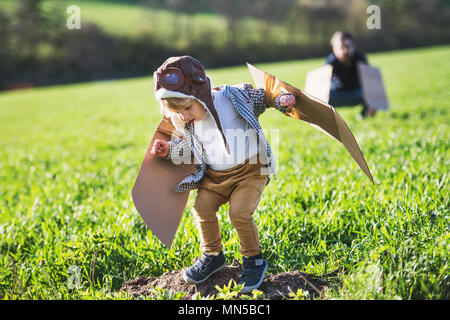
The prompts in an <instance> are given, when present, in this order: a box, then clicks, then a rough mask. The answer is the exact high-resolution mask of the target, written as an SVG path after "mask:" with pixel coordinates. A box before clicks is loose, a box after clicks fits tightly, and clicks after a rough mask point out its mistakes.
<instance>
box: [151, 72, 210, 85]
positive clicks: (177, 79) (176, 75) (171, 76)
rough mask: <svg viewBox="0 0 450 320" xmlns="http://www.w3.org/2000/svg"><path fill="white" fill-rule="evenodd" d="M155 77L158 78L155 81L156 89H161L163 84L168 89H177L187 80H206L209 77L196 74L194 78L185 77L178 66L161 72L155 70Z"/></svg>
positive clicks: (196, 81) (199, 81) (200, 81)
mask: <svg viewBox="0 0 450 320" xmlns="http://www.w3.org/2000/svg"><path fill="white" fill-rule="evenodd" d="M153 77H154V79H155V80H156V81H155V86H156V89H159V87H160V86H161V87H163V88H165V89H167V90H177V89H179V88H180V87H181V86H182V85H183V84H185V83H186V82H187V83H193V82H195V83H202V82H206V78H207V77H206V76H204V75H198V76H194V77H193V78H192V79H188V78H185V77H184V74H183V72H182V71H181V70H180V69H178V68H176V67H170V68H166V69H164V70H163V71H161V72H157V71H155V72H154V74H153Z"/></svg>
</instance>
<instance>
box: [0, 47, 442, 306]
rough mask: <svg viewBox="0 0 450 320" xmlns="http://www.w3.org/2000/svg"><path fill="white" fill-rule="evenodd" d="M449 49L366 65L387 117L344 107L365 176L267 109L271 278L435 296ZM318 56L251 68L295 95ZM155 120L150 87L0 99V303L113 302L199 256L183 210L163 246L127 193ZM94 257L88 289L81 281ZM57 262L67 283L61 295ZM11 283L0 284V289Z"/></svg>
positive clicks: (135, 82)
mask: <svg viewBox="0 0 450 320" xmlns="http://www.w3.org/2000/svg"><path fill="white" fill-rule="evenodd" d="M449 53H450V47H438V48H430V49H421V50H411V51H397V52H390V53H383V54H376V55H375V54H374V55H370V56H369V61H370V62H371V63H372V64H373V65H376V66H378V67H381V68H382V72H383V77H384V80H385V85H386V87H387V90H388V95H389V99H390V105H391V109H390V110H389V111H388V112H385V113H380V114H378V115H377V116H376V117H375V118H373V119H367V120H357V117H356V115H357V114H358V112H359V110H360V108H344V109H339V110H338V112H339V113H340V114H341V115H342V116H343V118H344V119H345V120H346V122H347V124H348V125H349V127H350V129H351V130H352V132H353V133H354V135H355V138H356V140H357V141H358V143H359V145H360V146H361V149H362V151H363V153H364V155H365V157H366V159H367V162H368V164H369V167H370V169H371V171H372V174H373V176H374V179H375V185H371V184H370V183H369V181H368V180H367V178H366V177H365V176H364V175H363V173H362V172H361V171H360V170H359V168H358V167H357V166H356V164H354V162H353V161H352V159H351V157H350V155H349V154H348V153H347V152H346V151H345V149H344V148H343V147H342V146H341V145H339V144H338V143H337V142H335V141H334V140H332V139H331V138H329V137H328V136H326V135H324V134H323V133H321V132H319V131H317V130H315V129H314V128H312V127H310V126H308V125H306V124H305V123H304V122H299V121H295V120H292V119H289V118H287V117H284V116H282V115H281V114H280V113H278V112H277V111H275V110H268V111H267V112H266V113H265V114H264V115H262V117H261V118H260V122H261V124H262V126H263V128H265V129H266V130H267V132H268V136H269V139H270V140H271V143H272V146H273V149H274V150H275V153H276V158H277V164H278V169H279V177H278V180H277V181H274V180H273V179H272V182H271V183H270V184H269V185H268V186H267V187H266V190H265V192H264V194H263V197H262V199H261V202H260V205H259V207H258V209H257V211H256V213H255V219H256V222H257V225H258V228H259V231H260V240H261V244H262V247H263V253H264V255H265V257H266V258H267V259H268V262H269V270H268V272H270V273H277V272H281V271H286V270H301V271H304V272H308V273H315V274H322V273H325V272H327V271H330V270H333V269H335V268H337V267H341V268H343V270H344V271H343V273H342V274H341V275H340V276H339V281H336V282H335V283H334V284H333V285H332V286H330V289H329V291H328V292H327V293H326V295H325V297H328V298H329V297H335V298H342V299H361V298H363V299H364V298H369V299H372V298H373V299H384V298H388V299H392V298H403V299H410V298H424V299H429V298H447V299H448V298H450V294H449V278H448V272H449V269H448V252H449V249H450V248H449V247H450V245H449V233H448V223H449V209H448V208H449V207H450V203H449V186H448V180H449V177H448V169H449V159H450V157H449V156H450V153H449V141H450V129H449V123H450V117H449V113H448V110H449V108H450V102H449V101H450V94H449V90H448V87H449V85H450V78H449V74H450V64H449V61H448V56H449ZM322 61H323V60H321V59H320V60H317V59H315V60H307V61H290V62H283V63H272V64H265V65H259V67H261V68H263V69H264V70H266V71H268V72H270V73H272V74H274V75H277V76H279V77H280V78H282V79H284V80H285V81H287V82H289V83H291V84H293V85H297V86H299V87H303V84H304V80H305V75H306V72H307V71H308V70H310V69H312V68H315V67H317V66H319V65H320V64H321V63H322ZM208 73H209V76H210V77H211V78H212V80H213V84H214V85H218V84H222V83H227V84H236V83H240V82H251V78H250V75H249V73H248V71H247V70H246V67H245V66H242V67H236V68H228V69H217V70H209V72H208ZM160 118H161V116H160V115H159V114H158V108H157V105H156V100H155V98H154V96H153V82H152V79H151V78H150V77H144V78H139V79H129V80H124V81H111V82H95V83H85V84H77V85H65V86H54V87H45V88H37V89H29V90H23V91H15V92H4V93H0V127H1V128H2V130H1V131H0V159H1V160H0V181H1V182H2V183H1V184H0V250H1V251H0V297H2V298H3V299H9V298H14V299H17V298H22V299H23V298H27V299H53V298H54V297H55V295H54V293H53V290H52V288H51V286H50V284H49V283H48V281H47V279H46V276H45V275H44V274H43V272H42V270H41V269H40V267H39V262H40V261H41V260H42V259H44V260H45V265H44V266H43V268H44V270H46V272H47V274H48V276H49V278H50V279H51V280H52V282H53V284H54V286H55V289H56V290H57V292H58V295H59V297H60V298H64V299H69V298H70V299H80V298H83V297H85V298H86V297H87V298H100V299H104V298H107V297H114V298H119V297H120V298H125V297H124V296H123V295H118V294H116V293H114V290H117V289H118V288H119V287H120V285H121V284H122V282H123V280H124V277H126V278H127V279H130V278H135V277H137V276H139V275H146V276H148V275H152V276H157V275H160V274H162V273H163V272H165V271H169V270H174V269H180V268H184V267H187V266H189V265H190V264H191V262H192V260H193V259H194V258H195V257H197V256H198V255H199V254H200V249H199V238H198V234H197V230H196V225H195V221H194V218H193V216H192V214H191V212H190V208H191V207H192V204H193V200H194V199H195V192H193V193H192V194H191V196H190V199H189V205H188V207H187V209H186V211H185V214H184V216H183V219H182V222H181V225H180V228H179V231H178V234H177V236H176V239H175V242H174V245H173V247H172V249H171V250H167V249H166V248H165V247H164V246H163V245H162V244H161V243H160V242H159V241H158V239H157V238H155V237H154V236H153V235H152V234H151V232H150V231H149V230H148V229H147V228H146V226H145V224H144V223H143V221H142V220H141V218H140V217H139V214H138V213H137V212H136V210H135V208H134V206H133V203H132V201H131V188H132V186H133V184H134V180H135V178H136V175H137V173H138V170H139V167H140V164H141V161H142V159H143V156H144V154H145V151H146V148H147V145H148V143H149V140H150V138H151V136H152V134H153V131H154V129H155V126H156V125H157V123H158V121H159V119H160ZM277 135H278V136H279V143H277V141H276V139H275V138H276V136H277ZM219 217H220V218H219V220H220V223H221V230H222V235H223V241H224V243H223V244H224V253H225V255H226V257H227V260H228V262H231V261H232V259H233V258H238V259H239V258H240V254H239V241H238V238H237V235H236V232H235V231H234V229H233V228H232V226H231V224H230V221H229V218H228V215H227V206H226V205H225V206H223V207H222V208H221V210H220V213H219ZM95 254H97V258H96V267H95V283H90V280H89V279H90V278H89V272H90V266H91V262H92V261H93V259H94V255H95ZM70 266H77V267H79V268H80V270H81V277H82V278H81V288H80V289H78V290H74V289H73V290H72V289H69V288H68V279H70V275H71V272H70V270H69V267H70ZM15 277H17V279H18V280H19V281H20V283H21V285H22V286H23V292H22V290H21V289H20V286H18V285H17V283H18V282H17V280H16V285H15V286H14V292H13V281H14V278H15Z"/></svg>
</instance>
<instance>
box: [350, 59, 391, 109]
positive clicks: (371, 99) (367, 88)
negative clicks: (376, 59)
mask: <svg viewBox="0 0 450 320" xmlns="http://www.w3.org/2000/svg"><path fill="white" fill-rule="evenodd" d="M356 70H358V78H359V82H360V83H361V87H362V92H363V95H364V100H365V101H366V102H367V104H368V105H369V107H371V108H372V109H377V110H387V109H388V108H389V103H388V99H387V96H386V90H385V89H384V85H383V79H382V78H381V71H380V69H378V68H375V67H371V66H368V65H367V64H365V63H362V62H358V63H357V65H356Z"/></svg>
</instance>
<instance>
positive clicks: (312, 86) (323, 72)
mask: <svg viewBox="0 0 450 320" xmlns="http://www.w3.org/2000/svg"><path fill="white" fill-rule="evenodd" d="M332 74H333V67H332V66H331V65H329V64H326V65H323V66H321V67H320V68H317V69H314V70H311V71H310V72H308V74H307V75H306V84H305V91H306V92H307V93H309V94H310V95H312V96H313V97H316V98H319V99H320V100H322V101H324V102H325V103H328V101H329V99H330V87H331V76H332Z"/></svg>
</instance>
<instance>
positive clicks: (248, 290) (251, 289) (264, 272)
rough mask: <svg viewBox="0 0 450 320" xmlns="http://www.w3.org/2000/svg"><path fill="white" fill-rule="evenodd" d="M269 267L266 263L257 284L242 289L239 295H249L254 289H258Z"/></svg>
mask: <svg viewBox="0 0 450 320" xmlns="http://www.w3.org/2000/svg"><path fill="white" fill-rule="evenodd" d="M268 267H269V264H268V263H267V262H266V267H265V268H264V271H263V274H262V276H261V279H260V280H259V281H258V283H257V284H255V285H254V286H248V287H243V288H242V290H241V291H240V292H241V293H249V292H252V291H253V290H255V289H258V288H259V286H260V285H261V284H262V282H263V281H264V277H265V275H266V271H267V268H268Z"/></svg>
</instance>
